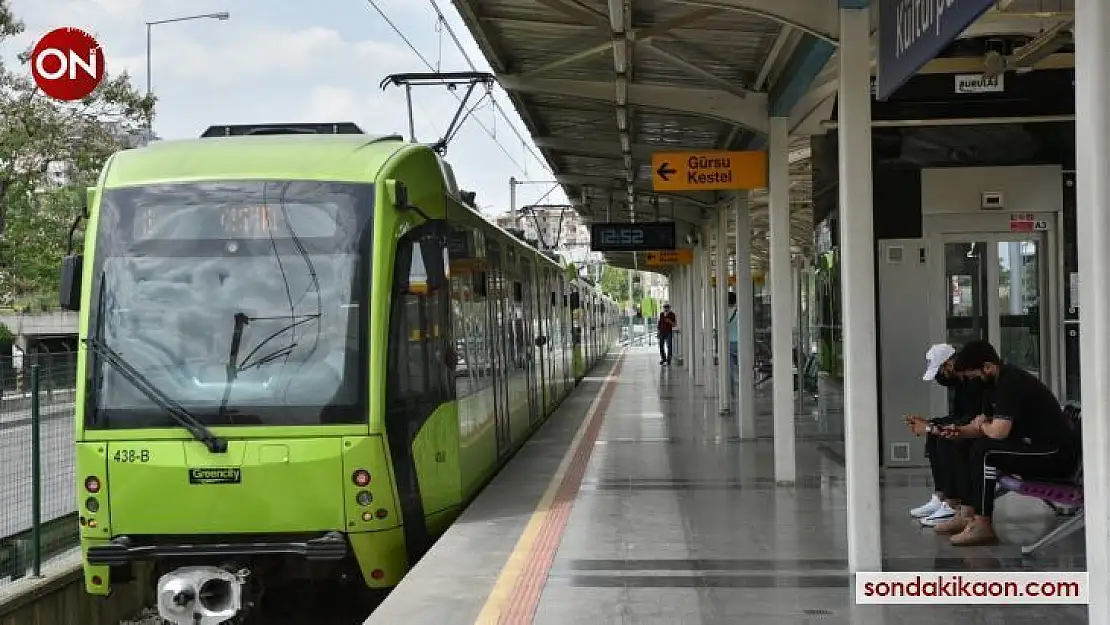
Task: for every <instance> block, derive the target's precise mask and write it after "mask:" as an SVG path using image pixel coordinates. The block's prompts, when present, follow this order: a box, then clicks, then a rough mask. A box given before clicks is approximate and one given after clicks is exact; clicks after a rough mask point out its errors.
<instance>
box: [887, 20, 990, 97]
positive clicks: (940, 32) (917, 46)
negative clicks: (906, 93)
mask: <svg viewBox="0 0 1110 625" xmlns="http://www.w3.org/2000/svg"><path fill="white" fill-rule="evenodd" d="M993 5H994V0H880V3H879V72H878V73H879V81H878V88H877V89H876V93H875V95H876V97H877V98H878V99H880V100H886V99H887V98H889V97H890V96H891V94H893V93H894V92H895V91H897V90H898V88H899V87H901V86H902V85H903V84H905V83H906V81H907V80H909V79H910V78H912V77H913V75H914V74H916V73H917V70H919V69H921V68H922V67H923V66H924V65H925V64H926V63H928V62H929V61H932V60H933V59H934V58H936V56H937V54H938V53H940V52H941V51H942V50H944V48H945V47H947V46H948V44H950V43H952V41H953V40H955V39H956V38H957V37H959V36H960V33H962V32H963V31H964V30H965V29H967V27H968V26H970V25H971V24H972V22H974V21H975V20H977V19H979V16H980V15H982V14H983V13H984V12H986V10H987V9H989V8H990V7H991V6H993Z"/></svg>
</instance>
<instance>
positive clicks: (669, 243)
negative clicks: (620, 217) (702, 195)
mask: <svg viewBox="0 0 1110 625" xmlns="http://www.w3.org/2000/svg"><path fill="white" fill-rule="evenodd" d="M676 243H677V242H676V236H675V224H674V222H673V221H662V222H652V223H640V224H632V223H603V224H592V225H591V226H590V249H591V250H593V251H595V252H646V251H649V250H673V249H675V247H677V245H676Z"/></svg>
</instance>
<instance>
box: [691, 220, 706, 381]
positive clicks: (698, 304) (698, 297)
mask: <svg viewBox="0 0 1110 625" xmlns="http://www.w3.org/2000/svg"><path fill="white" fill-rule="evenodd" d="M701 236H703V235H701V234H699V239H700V238H701ZM691 278H693V280H692V282H693V287H694V305H693V306H691V307H690V318H691V319H693V321H694V323H693V329H694V334H693V336H692V337H691V338H693V341H692V342H691V344H690V346H691V347H692V348H693V350H692V351H691V352H690V360H691V361H693V362H694V386H701V385H703V384H705V359H704V358H703V356H704V355H705V345H704V338H705V337H704V334H705V315H703V314H702V312H703V309H704V308H705V248H704V245H703V243H702V242H701V241H700V240H699V241H698V246H697V247H696V248H694V275H693V276H691Z"/></svg>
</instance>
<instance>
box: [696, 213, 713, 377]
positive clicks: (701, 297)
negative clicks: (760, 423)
mask: <svg viewBox="0 0 1110 625" xmlns="http://www.w3.org/2000/svg"><path fill="white" fill-rule="evenodd" d="M702 233H703V237H704V240H703V241H702V243H701V263H699V265H698V275H697V278H696V279H697V281H698V303H697V307H698V313H697V314H698V378H697V380H696V384H697V385H698V386H705V385H706V384H708V383H709V372H710V367H711V366H712V364H713V361H712V360H711V359H710V358H709V350H710V341H709V338H710V332H711V331H712V324H713V309H712V308H711V307H710V306H711V304H710V301H711V300H710V297H709V250H710V245H709V237H710V236H711V235H712V232H710V231H709V228H703V230H702Z"/></svg>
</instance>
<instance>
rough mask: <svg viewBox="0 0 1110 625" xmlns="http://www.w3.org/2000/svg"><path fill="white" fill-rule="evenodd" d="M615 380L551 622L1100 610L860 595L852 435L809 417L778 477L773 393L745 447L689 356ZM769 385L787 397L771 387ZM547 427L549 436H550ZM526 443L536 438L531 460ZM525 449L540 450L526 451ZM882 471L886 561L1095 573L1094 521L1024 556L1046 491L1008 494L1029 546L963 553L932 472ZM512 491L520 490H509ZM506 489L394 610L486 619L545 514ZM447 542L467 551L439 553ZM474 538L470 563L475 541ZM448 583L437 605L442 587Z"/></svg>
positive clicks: (1002, 520) (563, 549)
mask: <svg viewBox="0 0 1110 625" xmlns="http://www.w3.org/2000/svg"><path fill="white" fill-rule="evenodd" d="M603 367H605V365H603ZM595 375H598V374H595ZM616 385H617V386H616V390H615V394H614V395H613V399H612V401H611V403H610V404H609V407H608V410H607V412H606V414H605V420H604V424H603V425H602V428H601V430H600V433H599V435H598V439H597V441H596V443H595V444H594V445H593V452H592V456H591V458H590V461H589V464H588V466H587V468H586V472H585V476H584V479H583V482H582V487H581V490H580V491H579V493H578V496H577V499H576V500H575V502H574V505H573V510H572V512H571V514H570V517H569V521H568V522H567V525H566V530H565V532H564V534H563V536H562V539H561V542H560V544H559V547H558V550H557V553H556V556H555V559H554V562H553V564H552V567H551V570H550V575H549V577H548V579H547V583H546V586H545V587H544V589H543V592H542V595H541V597H540V601H539V605H538V609H537V611H536V615H535V620H534V622H535V623H538V624H541V625H567V624H569V623H591V624H593V623H630V624H631V623H636V624H641V623H643V624H655V623H658V624H663V623H689V624H695V623H722V624H723V623H753V624H757V625H780V624H782V625H785V624H802V623H812V624H815V625H817V624H821V625H825V624H828V625H833V624H836V625H840V624H848V623H852V624H859V623H891V624H900V625H901V624H917V623H922V624H924V623H959V624H961V625H962V624H971V623H992V624H993V623H1006V624H1020V623H1034V622H1035V623H1038V624H1039V625H1051V624H1059V623H1069V624H1071V623H1076V624H1078V623H1085V622H1086V621H1087V617H1086V607H1085V606H1020V605H1017V606H855V605H853V604H854V598H853V595H852V590H851V588H850V581H851V580H850V577H849V575H848V572H847V561H846V552H847V545H846V532H845V523H846V520H845V519H846V509H845V492H844V469H843V465H842V459H841V457H840V455H839V452H838V450H837V448H836V445H835V443H831V442H829V441H827V440H823V439H824V438H825V437H824V436H821V435H820V434H818V433H817V432H816V428H817V425H816V422H815V420H814V418H813V417H812V416H810V415H799V416H798V417H797V424H798V439H799V442H798V447H797V467H798V481H797V484H796V485H795V486H792V487H778V486H776V485H775V482H774V477H773V472H772V467H773V463H772V448H773V447H772V446H773V443H772V441H771V440H770V434H771V423H770V406H769V402H768V401H767V399H766V398H765V397H761V398H760V401H759V402H758V406H759V408H760V410H759V412H760V417H759V421H758V423H757V434H758V435H759V440H755V441H745V442H741V441H739V440H738V437H737V429H736V426H735V419H734V418H733V417H731V416H727V415H726V416H722V415H719V414H718V413H717V408H716V402H715V399H713V398H712V397H709V396H708V395H711V394H712V389H711V388H710V389H704V388H695V387H694V386H693V385H692V384H691V383H690V381H689V376H688V375H687V373H686V372H685V371H684V370H682V369H679V368H662V367H660V366H659V365H658V357H657V355H656V354H654V352H653V351H652V350H651V349H649V348H642V349H634V350H633V351H630V352H629V353H628V354H627V355H626V356H625V360H624V365H623V370H622V372H621V375H620V378H619V381H617V382H616ZM584 390H586V389H584ZM594 392H596V391H594ZM763 392H764V393H769V392H770V387H769V385H768V386H767V388H766V390H764V391H763ZM538 438H540V439H541V443H540V444H541V445H542V444H543V443H542V441H543V440H544V432H541V433H540V435H539V436H538ZM549 438H550V437H549ZM567 440H568V441H569V438H568V439H567ZM530 445H531V443H530ZM565 448H566V444H565V443H564V446H563V449H564V450H565ZM536 449H537V450H543V449H544V448H543V447H537V448H536ZM552 451H553V452H554V450H552ZM525 453H529V448H528V447H526V448H525V450H524V451H523V452H522V454H521V455H522V456H523V454H525ZM545 453H546V452H545ZM560 455H561V454H560ZM518 462H528V460H526V459H514V461H513V463H514V464H515V463H518ZM512 467H513V465H510V467H509V469H506V471H507V472H508V471H510V470H511V469H512ZM552 473H553V471H552ZM499 480H500V478H499ZM883 482H884V485H883V535H882V538H881V540H882V542H883V551H884V556H885V560H886V564H885V567H884V568H885V569H886V570H902V571H940V570H944V571H971V570H974V571H980V570H1033V571H1053V570H1083V568H1084V557H1083V538H1082V535H1081V534H1080V535H1079V536H1076V537H1074V538H1072V539H1069V540H1067V541H1064V542H1062V543H1059V544H1057V545H1055V546H1053V547H1051V548H1048V549H1046V550H1045V551H1044V552H1043V553H1040V554H1039V555H1038V556H1037V557H1036V558H1034V559H1032V560H1028V561H1027V560H1023V559H1022V558H1021V556H1020V551H1019V548H1018V546H1017V544H1016V543H1020V542H1023V541H1025V542H1027V539H1028V538H1029V537H1030V536H1034V535H1037V534H1039V533H1040V532H1043V531H1044V529H1045V527H1046V525H1047V524H1049V523H1052V522H1054V519H1053V518H1052V517H1051V515H1050V514H1049V513H1048V511H1047V510H1046V509H1044V508H1043V506H1042V504H1040V503H1038V502H1034V501H1029V500H1024V499H1021V498H1019V497H1017V496H1014V495H1008V496H1006V497H1005V498H1004V499H1003V501H1001V502H1000V504H999V512H998V528H999V533H1000V534H1001V535H1003V536H1004V537H1006V538H1007V539H1008V540H1010V541H1013V542H1011V543H1010V544H1003V545H1000V546H996V547H976V548H955V547H952V546H951V545H949V544H948V542H947V540H945V539H944V538H942V537H939V536H936V535H933V534H932V532H931V531H930V530H924V529H922V528H920V526H919V525H918V524H917V523H916V522H915V521H913V520H912V519H910V518H909V515H908V513H907V511H908V510H909V508H911V507H913V506H915V505H917V504H919V503H921V502H922V501H924V499H926V498H927V497H928V495H929V482H928V479H927V477H926V475H925V473H924V472H922V471H905V470H903V471H887V472H886V473H885V475H884V476H883ZM505 484H511V482H506V483H505ZM497 488H502V489H504V490H503V491H502V492H501V493H498V492H496V491H494V490H492V489H497ZM490 489H491V490H490V491H487V493H486V494H483V495H482V497H481V498H479V500H478V501H477V502H476V503H475V505H474V506H472V508H474V509H476V511H475V512H474V514H478V513H479V512H478V511H480V510H481V509H482V508H483V507H484V506H489V505H500V506H502V508H501V509H502V510H503V513H501V514H500V515H497V518H499V519H500V520H501V522H502V523H503V525H501V526H500V527H498V528H497V530H496V531H489V529H490V528H485V529H482V528H481V527H479V526H478V525H477V524H476V522H477V521H478V520H479V519H485V520H488V519H490V518H492V517H491V515H490V514H488V513H481V515H480V516H477V517H476V516H464V518H463V519H461V523H460V525H459V526H458V527H456V528H455V529H453V530H452V532H453V535H449V537H448V538H445V539H444V540H443V541H441V543H440V545H437V547H436V549H434V550H433V555H432V556H429V559H433V560H434V564H433V563H429V564H427V565H425V563H422V564H421V566H418V567H417V569H415V570H414V571H413V573H412V574H411V576H410V577H411V578H412V579H410V580H406V582H405V583H404V584H403V585H402V588H405V586H407V588H405V589H404V591H403V592H398V593H396V594H398V596H397V597H391V598H390V600H387V603H386V606H388V608H387V611H390V612H391V614H390V616H392V617H393V618H396V617H397V616H398V615H399V614H401V612H397V611H395V610H397V609H398V607H399V606H400V604H401V603H408V604H409V607H410V609H411V610H412V611H410V612H409V613H408V614H409V615H410V616H414V617H426V618H427V620H426V621H425V619H424V618H420V619H419V620H420V621H421V622H435V623H437V624H438V625H453V624H454V623H460V624H462V623H466V624H467V625H469V623H473V622H474V618H475V616H476V615H477V613H478V611H479V610H480V609H481V607H482V605H483V604H484V603H485V595H488V594H489V591H490V588H491V587H492V586H493V580H494V579H496V576H497V572H498V571H499V570H500V568H501V566H500V564H498V562H500V563H502V564H503V563H504V562H505V560H506V559H507V552H508V551H509V550H511V549H512V545H514V544H515V542H516V538H517V536H519V535H520V532H521V529H520V528H522V527H523V525H524V523H525V522H526V520H527V517H529V516H530V514H531V509H527V508H526V507H524V508H523V509H522V507H521V506H520V505H515V504H512V505H511V504H510V501H511V500H512V499H514V498H515V495H513V494H511V493H510V490H511V488H510V487H509V486H505V485H502V484H499V482H497V481H495V482H494V483H493V484H492V485H491V487H490ZM540 490H542V489H540ZM487 495H488V497H489V498H493V497H495V496H496V497H499V498H500V499H501V501H502V503H501V504H488V503H484V502H483V499H486V498H487ZM534 499H538V496H536V497H534ZM491 500H492V499H491ZM517 503H519V502H517ZM471 514H472V511H469V510H468V515H471ZM514 519H515V520H514ZM514 523H515V525H514ZM514 528H515V530H514ZM877 539H878V538H877ZM492 541H499V543H500V545H498V546H495V545H494V544H493V542H492ZM506 543H507V545H506ZM441 549H448V550H452V551H453V553H452V554H449V555H445V554H439V555H436V551H438V550H441ZM467 549H469V550H470V551H471V557H469V558H466V557H465V556H466V554H465V553H463V551H465V550H467ZM478 552H481V553H484V554H486V558H485V559H492V560H494V561H495V562H493V565H492V566H490V567H489V571H486V570H485V569H484V568H483V567H482V566H480V565H479V566H478V567H477V568H478V569H479V570H474V569H475V564H474V563H475V559H474V557H473V555H474V554H475V553H478ZM452 561H458V562H459V566H460V568H461V566H462V562H464V561H465V562H467V564H466V566H467V567H469V569H470V570H471V572H472V573H474V575H472V576H470V578H469V579H468V580H467V581H460V580H459V578H458V577H457V576H456V577H453V578H452V577H451V570H450V569H451V566H452V565H451V562H452ZM460 573H461V571H460ZM433 578H434V579H433ZM436 579H438V580H444V579H451V586H450V587H444V586H443V585H442V582H437V581H435V580H436ZM437 590H438V593H437ZM421 593H427V594H428V595H429V597H428V598H427V600H428V602H427V604H426V606H427V607H422V608H418V607H416V606H417V604H418V603H420V602H422V601H423V600H424V599H422V598H420V597H419V595H420V594H421ZM452 593H454V594H453V596H452V598H451V600H450V602H451V605H452V609H451V610H450V611H444V612H443V613H439V612H438V611H437V610H435V608H433V607H431V606H433V605H435V604H436V603H441V602H443V601H444V600H445V599H446V598H447V596H448V595H451V594H452ZM483 593H484V594H483ZM436 595H438V600H433V599H432V598H431V597H432V596H436ZM390 603H392V604H393V605H392V606H389V604H390ZM383 616H384V614H383ZM391 620H392V619H391ZM368 622H370V623H377V622H384V621H379V620H377V619H374V618H372V619H371V620H370V621H368ZM414 622H415V621H414Z"/></svg>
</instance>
